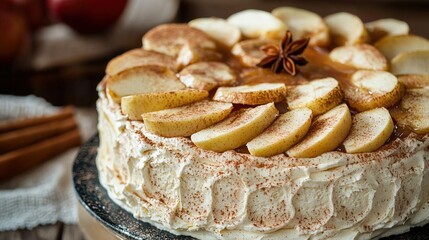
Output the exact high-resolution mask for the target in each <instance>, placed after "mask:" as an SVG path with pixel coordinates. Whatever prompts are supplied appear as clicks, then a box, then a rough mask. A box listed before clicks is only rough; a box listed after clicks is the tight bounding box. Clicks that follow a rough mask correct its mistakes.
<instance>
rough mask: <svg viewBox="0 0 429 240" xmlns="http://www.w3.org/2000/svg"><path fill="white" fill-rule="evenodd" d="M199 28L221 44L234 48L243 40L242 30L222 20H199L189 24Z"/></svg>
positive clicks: (213, 18) (212, 18)
mask: <svg viewBox="0 0 429 240" xmlns="http://www.w3.org/2000/svg"><path fill="white" fill-rule="evenodd" d="M188 24H189V25H190V26H191V27H194V28H198V29H200V30H202V31H203V32H205V33H206V34H207V35H209V36H210V37H211V38H213V39H214V40H216V41H218V42H219V43H221V44H223V45H225V46H227V47H232V46H233V45H234V44H236V43H237V42H238V41H239V40H240V38H241V32H240V29H239V28H238V27H236V26H234V25H232V24H230V23H228V22H227V21H226V20H225V19H222V18H215V17H211V18H197V19H194V20H192V21H190V22H189V23H188Z"/></svg>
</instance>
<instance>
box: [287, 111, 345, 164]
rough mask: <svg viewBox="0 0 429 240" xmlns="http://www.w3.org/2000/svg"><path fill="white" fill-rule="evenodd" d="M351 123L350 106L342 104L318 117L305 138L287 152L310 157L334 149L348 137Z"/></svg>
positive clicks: (296, 155)
mask: <svg viewBox="0 0 429 240" xmlns="http://www.w3.org/2000/svg"><path fill="white" fill-rule="evenodd" d="M351 125H352V118H351V115H350V111H349V108H348V107H347V105H346V104H341V105H339V106H337V107H335V108H333V109H331V110H329V111H328V112H326V113H324V114H323V115H320V116H319V117H318V118H316V120H315V121H314V122H313V123H312V124H311V126H310V130H309V131H308V133H307V135H306V136H305V137H304V139H303V140H302V141H300V142H299V143H298V144H296V145H295V146H293V147H292V148H290V149H289V150H288V151H287V154H288V155H289V156H291V157H296V158H310V157H317V156H319V155H321V154H323V153H325V152H329V151H332V150H334V149H335V148H337V147H338V146H339V145H340V144H341V142H343V140H344V139H345V138H346V137H347V135H348V133H349V131H350V128H351Z"/></svg>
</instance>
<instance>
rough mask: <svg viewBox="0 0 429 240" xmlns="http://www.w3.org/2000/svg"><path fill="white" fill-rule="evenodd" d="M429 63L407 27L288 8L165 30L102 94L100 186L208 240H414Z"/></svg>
mask: <svg viewBox="0 0 429 240" xmlns="http://www.w3.org/2000/svg"><path fill="white" fill-rule="evenodd" d="M294 40H295V41H294ZM428 63H429V41H428V40H426V39H425V38H423V37H419V36H415V35H412V34H409V28H408V25H407V24H406V23H405V22H403V21H400V20H396V19H381V20H377V21H374V22H370V23H363V22H362V20H361V19H359V18H358V17H357V16H355V15H352V14H349V13H336V14H332V15H329V16H326V17H324V18H322V17H320V16H319V15H317V14H315V13H313V12H309V11H306V10H303V9H297V8H292V7H280V8H277V9H274V10H273V11H272V12H271V13H270V12H265V11H261V10H245V11H242V12H238V13H235V14H233V15H231V16H230V17H229V18H227V19H226V20H225V19H220V18H201V19H195V20H192V21H191V22H189V23H187V24H186V23H185V24H163V25H160V26H157V27H155V28H153V29H151V30H150V31H148V32H147V33H146V34H145V35H144V36H143V47H142V48H139V49H133V50H130V51H128V52H126V53H124V54H122V55H120V56H118V57H115V58H114V59H112V60H111V61H110V62H109V64H108V65H107V67H106V75H105V78H104V79H103V80H102V81H101V82H100V84H99V86H98V93H99V99H98V101H97V109H98V113H99V123H98V130H99V137H100V146H99V149H98V155H97V160H96V163H97V168H98V171H99V177H100V182H101V184H102V185H103V187H104V188H105V189H106V190H107V192H108V194H109V196H110V198H111V199H112V200H113V201H114V202H115V203H117V204H118V205H119V206H121V207H122V208H124V209H126V210H127V211H129V212H130V213H132V214H133V216H134V217H135V218H136V219H139V220H142V221H144V222H148V223H150V224H153V225H154V226H156V227H158V228H159V229H162V230H165V231H168V232H171V233H173V234H177V235H188V236H192V237H195V238H198V239H371V238H380V237H382V236H388V235H392V234H398V233H402V232H406V231H408V230H409V229H410V228H411V227H414V226H422V225H424V224H426V223H428V222H429V174H428V171H429V139H428V135H429V118H428V116H429V72H428V69H429V68H428V67H427V66H428Z"/></svg>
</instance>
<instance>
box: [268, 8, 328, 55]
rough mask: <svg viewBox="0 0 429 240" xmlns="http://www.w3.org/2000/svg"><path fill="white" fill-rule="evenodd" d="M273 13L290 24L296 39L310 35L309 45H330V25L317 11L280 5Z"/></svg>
mask: <svg viewBox="0 0 429 240" xmlns="http://www.w3.org/2000/svg"><path fill="white" fill-rule="evenodd" d="M271 13H272V14H273V15H274V16H276V17H277V18H279V19H280V20H282V21H283V22H284V23H285V24H286V26H288V28H289V30H290V31H291V32H292V36H293V37H294V39H302V38H307V37H309V38H310V42H309V45H317V46H322V47H323V46H328V45H329V43H330V36H329V29H328V26H327V25H326V23H325V22H324V21H323V19H322V18H321V17H320V16H319V15H317V14H316V13H314V12H310V11H307V10H305V9H300V8H294V7H279V8H276V9H274V10H272V11H271Z"/></svg>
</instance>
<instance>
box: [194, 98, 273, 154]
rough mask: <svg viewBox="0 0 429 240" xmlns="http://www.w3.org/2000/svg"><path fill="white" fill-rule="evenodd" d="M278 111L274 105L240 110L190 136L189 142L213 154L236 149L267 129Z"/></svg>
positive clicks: (269, 104)
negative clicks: (213, 152)
mask: <svg viewBox="0 0 429 240" xmlns="http://www.w3.org/2000/svg"><path fill="white" fill-rule="evenodd" d="M278 113H279V111H278V110H277V109H276V107H275V106H274V103H268V104H265V105H261V106H258V107H255V108H248V109H242V110H241V111H237V112H235V113H232V114H231V116H229V117H228V118H226V119H225V120H223V121H222V122H219V123H217V124H215V125H213V126H211V127H209V128H207V129H204V130H201V131H199V132H196V133H194V134H192V136H191V140H192V142H194V143H195V145H197V146H198V147H200V148H202V149H206V150H212V151H215V152H224V151H227V150H232V149H235V148H238V147H240V146H242V145H244V144H246V143H247V142H249V141H250V140H252V139H253V138H255V137H256V136H258V135H259V134H261V133H262V132H263V131H264V129H265V128H267V127H268V126H269V125H270V124H271V123H272V122H273V121H274V119H275V118H276V117H277V115H278Z"/></svg>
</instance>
